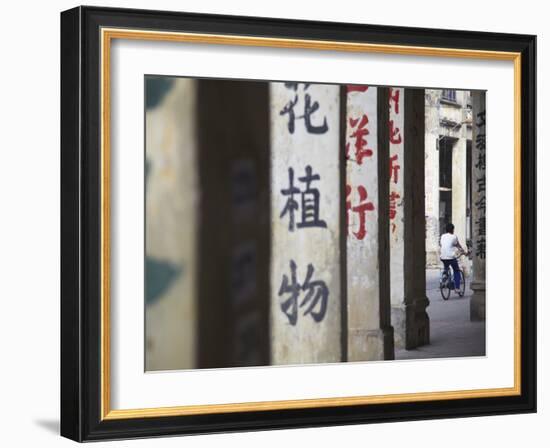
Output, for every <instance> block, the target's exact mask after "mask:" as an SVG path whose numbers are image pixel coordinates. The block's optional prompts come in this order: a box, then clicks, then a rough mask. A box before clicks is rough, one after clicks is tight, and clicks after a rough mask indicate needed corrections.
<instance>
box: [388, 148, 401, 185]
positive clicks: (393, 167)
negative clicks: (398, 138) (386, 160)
mask: <svg viewBox="0 0 550 448" xmlns="http://www.w3.org/2000/svg"><path fill="white" fill-rule="evenodd" d="M400 169H401V165H398V164H397V154H395V155H394V156H391V157H390V181H393V183H394V184H396V183H397V181H398V179H399V170H400Z"/></svg>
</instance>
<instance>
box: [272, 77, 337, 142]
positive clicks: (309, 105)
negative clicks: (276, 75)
mask: <svg viewBox="0 0 550 448" xmlns="http://www.w3.org/2000/svg"><path fill="white" fill-rule="evenodd" d="M299 84H300V83H297V82H286V83H285V87H286V88H287V89H291V90H293V91H294V92H298V86H299ZM308 87H309V84H304V88H303V90H304V92H305V91H306V90H307V89H308ZM299 98H300V97H299V94H298V93H296V95H295V96H294V99H292V100H290V101H289V102H288V103H286V105H285V106H284V107H283V109H282V110H281V111H280V112H279V115H286V114H288V124H287V127H288V132H290V133H291V134H294V130H295V124H294V122H295V121H296V119H297V118H303V119H304V124H305V127H306V131H307V132H309V133H310V134H324V133H325V132H327V131H328V125H327V118H326V117H324V118H323V124H321V125H318V126H316V125H314V124H313V123H312V117H311V116H312V115H313V114H314V113H315V112H316V111H317V110H318V109H319V103H318V102H317V101H313V102H312V99H311V95H309V93H306V94H305V95H304V98H305V99H304V114H303V115H298V116H297V115H296V113H295V111H294V107H295V106H296V104H297V103H298V100H299Z"/></svg>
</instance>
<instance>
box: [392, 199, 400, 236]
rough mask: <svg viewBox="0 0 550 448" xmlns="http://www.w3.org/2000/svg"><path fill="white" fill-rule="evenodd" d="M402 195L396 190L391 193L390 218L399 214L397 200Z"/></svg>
mask: <svg viewBox="0 0 550 448" xmlns="http://www.w3.org/2000/svg"><path fill="white" fill-rule="evenodd" d="M400 197H401V196H399V193H397V192H396V191H392V192H391V193H390V219H395V215H396V214H397V200H398V199H399V198H400ZM394 230H395V229H394Z"/></svg>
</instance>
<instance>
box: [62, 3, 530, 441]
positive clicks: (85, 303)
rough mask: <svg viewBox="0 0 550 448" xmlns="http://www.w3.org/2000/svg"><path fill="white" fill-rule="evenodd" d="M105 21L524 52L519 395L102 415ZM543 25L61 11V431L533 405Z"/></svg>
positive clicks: (180, 429)
mask: <svg viewBox="0 0 550 448" xmlns="http://www.w3.org/2000/svg"><path fill="white" fill-rule="evenodd" d="M103 27H110V28H128V29H146V30H160V31H172V32H180V31H181V32H196V33H208V34H221V35H227V34H231V35H246V36H258V37H266V38H286V39H304V40H317V41H323V40H329V41H337V42H364V43H375V44H392V45H401V46H416V47H427V48H432V47H438V48H449V49H456V48H460V49H465V50H487V51H496V52H515V53H520V54H521V89H520V93H521V111H520V113H521V116H520V118H521V154H520V157H521V210H522V213H521V229H522V232H521V242H520V245H521V260H520V262H521V310H520V313H521V355H520V356H521V359H520V371H521V393H520V394H519V395H516V396H505V397H489V398H469V399H454V400H434V401H422V402H407V403H390V404H368V405H353V406H334V407H319V408H315V407H313V408H306V409H283V410H280V409H279V410H266V411H253V412H228V413H214V414H206V415H186V416H163V417H142V418H121V419H111V420H109V419H102V418H101V416H102V410H101V387H102V384H101V381H102V378H101V347H100V339H101V288H102V285H101V248H100V245H101V243H100V238H101V229H102V227H101V213H102V209H101V182H100V176H101V152H100V140H101V122H100V119H99V118H100V114H101V110H100V98H101V83H100V77H101V72H100V30H101V28H103ZM535 58H536V36H531V35H518V34H502V33H486V32H472V31H454V30H453V31H451V30H441V29H422V28H404V27H393V26H379V25H362V24H350V23H329V22H312V21H297V20H280V19H271V18H255V17H254V18H252V17H237V16H221V15H205V14H190V13H180V12H167V11H144V10H131V9H110V8H98V7H77V8H74V9H71V10H68V11H65V12H63V13H61V435H63V436H65V437H68V438H70V439H73V440H76V441H92V440H103V439H120V438H140V437H153V436H161V435H183V434H197V433H213V432H228V431H245V430H260V429H263V430H266V429H278V428H298V427H314V426H329V425H342V424H363V423H373V422H388V421H402V420H418V419H434V418H450V417H466V416H481V415H498V414H510V413H528V412H535V411H536V270H537V261H536V240H537V237H536V220H537V210H536V143H535V142H536V60H535Z"/></svg>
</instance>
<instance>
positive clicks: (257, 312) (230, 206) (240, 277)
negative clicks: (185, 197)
mask: <svg viewBox="0 0 550 448" xmlns="http://www.w3.org/2000/svg"><path fill="white" fill-rule="evenodd" d="M268 103H269V91H268V84H267V83H265V82H242V81H224V80H206V79H205V80H199V81H198V98H197V115H198V116H197V123H198V158H199V182H200V193H201V198H200V199H201V207H200V220H199V272H198V279H199V301H198V314H199V319H198V320H199V324H198V325H199V340H198V347H197V351H198V364H199V367H201V368H219V367H234V366H257V365H267V364H269V362H270V353H269V338H268V332H267V330H266V329H267V328H268V326H269V299H268V298H269V276H268V274H269V269H268V266H269V249H270V247H269V238H270V230H269V114H268V111H269V109H268V107H269V106H268Z"/></svg>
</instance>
